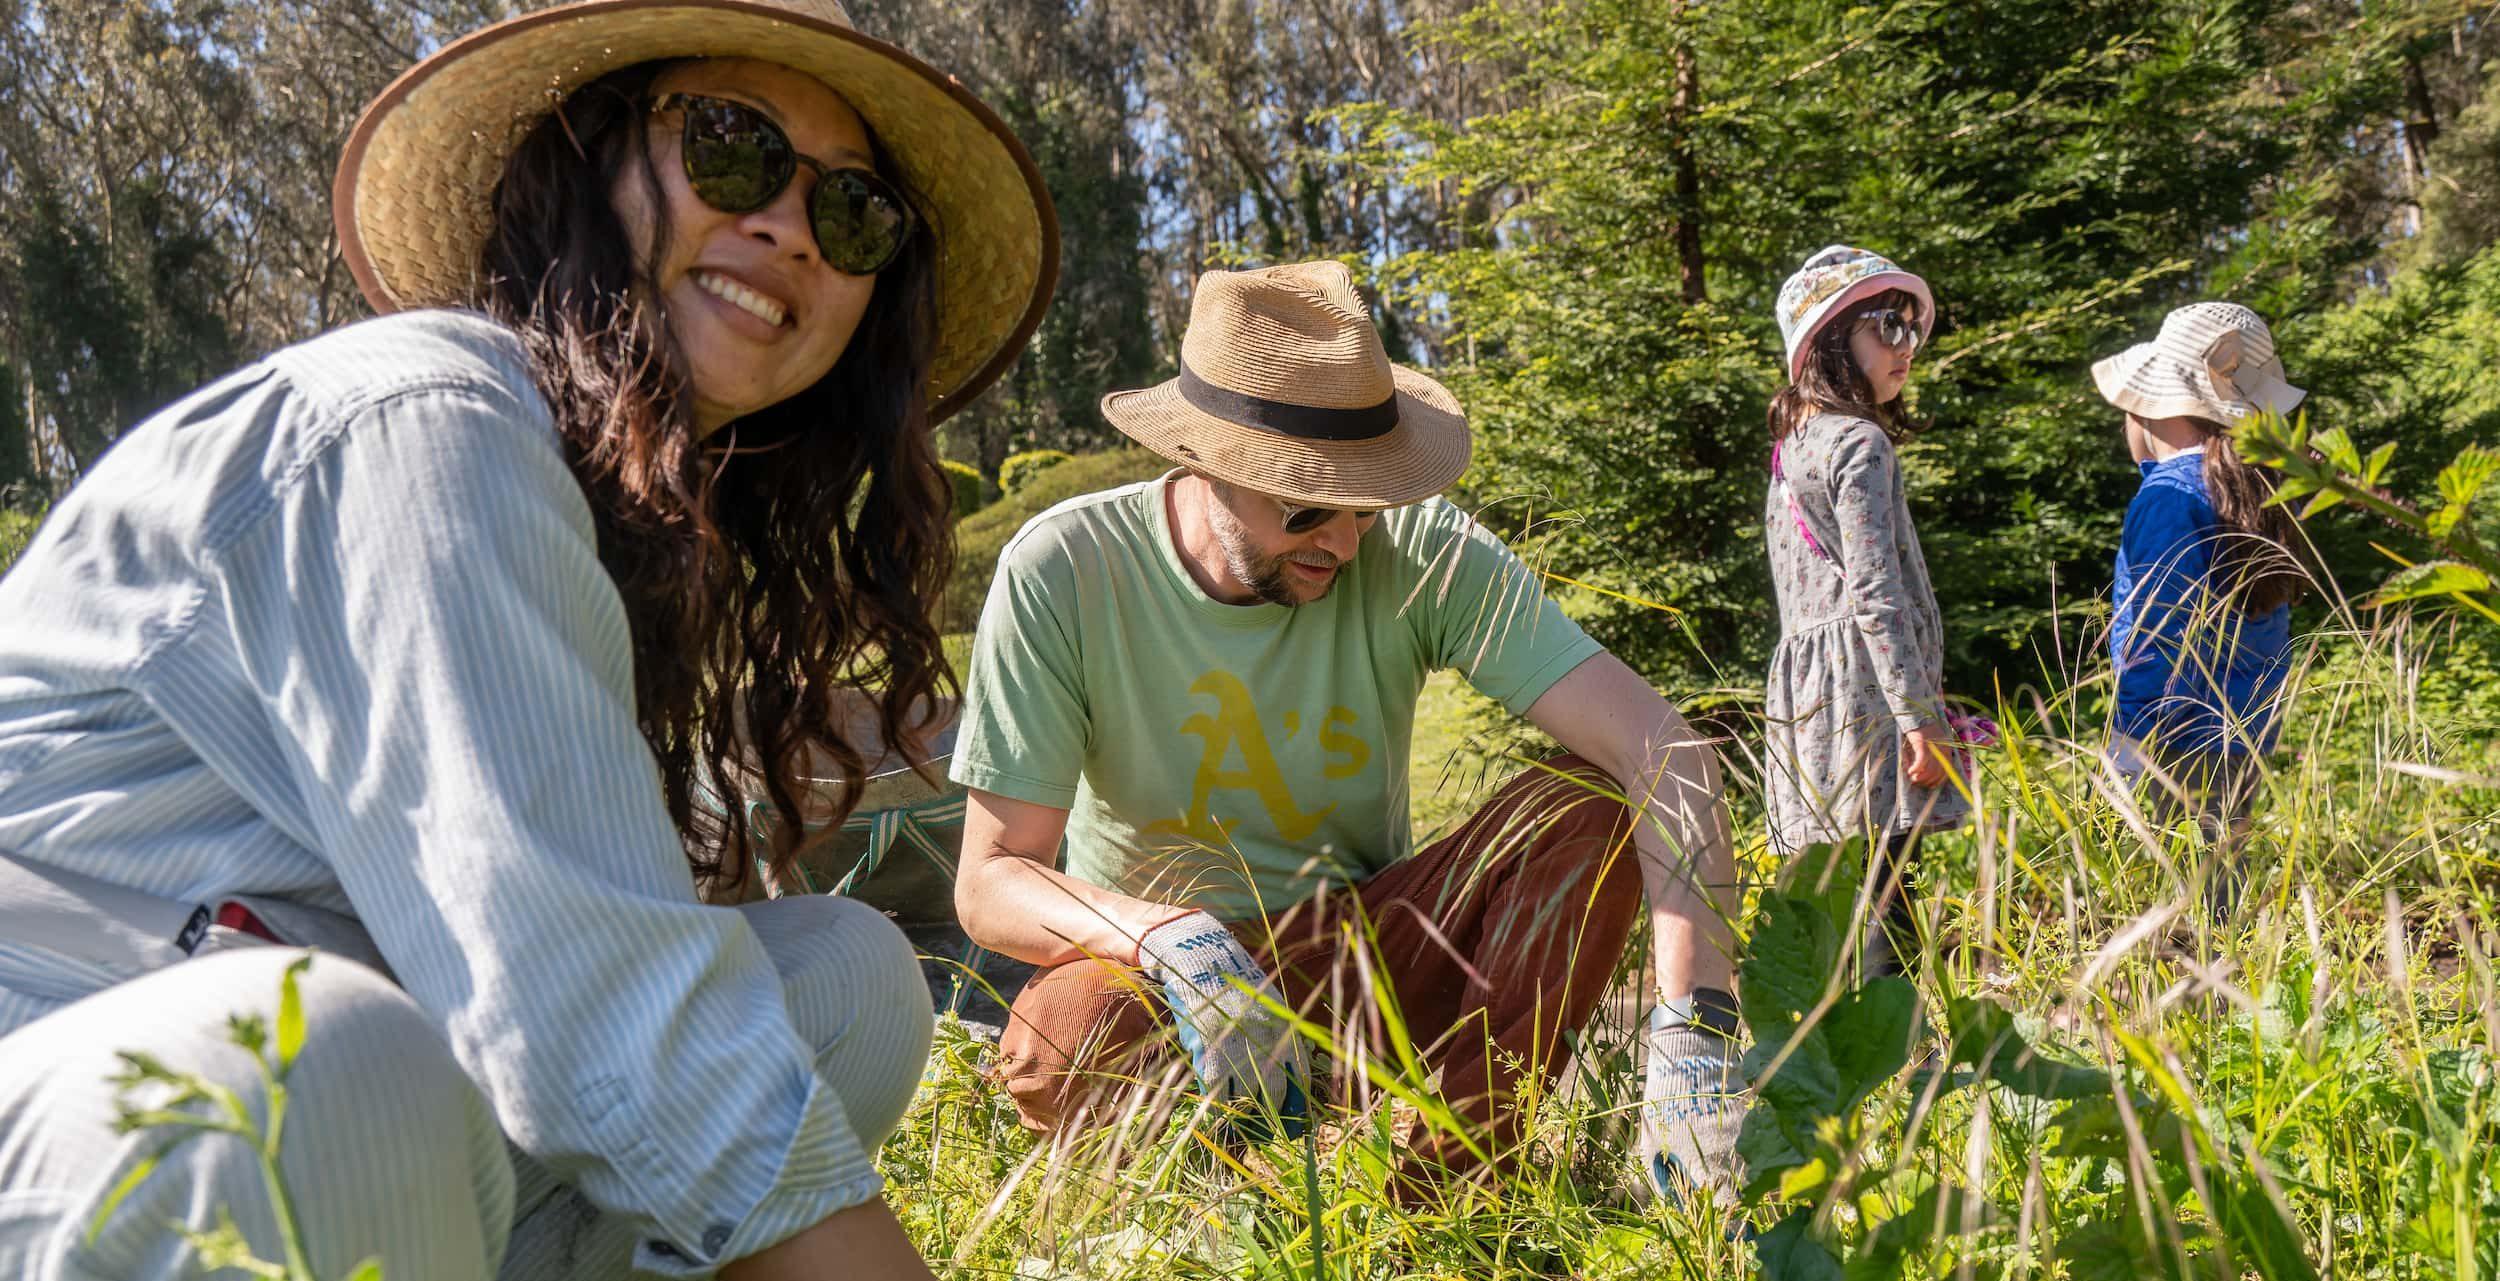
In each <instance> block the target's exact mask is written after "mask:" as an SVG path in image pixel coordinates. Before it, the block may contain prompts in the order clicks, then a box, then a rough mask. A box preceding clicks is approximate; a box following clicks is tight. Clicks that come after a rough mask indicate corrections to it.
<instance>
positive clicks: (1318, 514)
mask: <svg viewBox="0 0 2500 1281" xmlns="http://www.w3.org/2000/svg"><path fill="white" fill-rule="evenodd" d="M1271 501H1273V502H1274V503H1275V504H1276V509H1277V510H1278V511H1281V512H1283V513H1284V514H1285V532H1286V533H1288V534H1307V533H1310V532H1311V531H1312V530H1314V529H1317V528H1319V527H1320V526H1322V525H1325V524H1327V523H1328V522H1330V521H1332V520H1335V519H1336V518H1337V513H1338V512H1341V511H1344V510H1345V509H1344V508H1342V507H1296V506H1294V505H1293V504H1292V503H1289V502H1286V501H1285V500H1284V499H1282V498H1278V499H1272V500H1271ZM1379 514H1380V513H1379V512H1356V513H1354V520H1355V523H1356V524H1358V525H1359V524H1361V523H1362V522H1364V521H1366V520H1369V519H1371V518H1372V517H1374V516H1377V515H1379Z"/></svg>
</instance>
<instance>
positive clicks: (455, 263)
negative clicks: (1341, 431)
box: [331, 0, 1059, 418]
mask: <svg viewBox="0 0 2500 1281" xmlns="http://www.w3.org/2000/svg"><path fill="white" fill-rule="evenodd" d="M670 58H755V59H759V60H762V61H765V62H773V63H779V64H780V65H782V66H785V67H789V68H791V69H792V70H794V71H799V72H802V73H805V74H807V75H811V76H814V77H816V78H817V79H819V80H822V81H824V82H825V83H826V84H827V85H829V86H831V87H832V88H833V90H834V91H835V92H836V93H839V94H841V95H842V97H843V99H844V100H845V101H847V102H849V103H850V104H851V107H852V108H853V109H854V110H856V111H858V112H859V114H860V118H861V119H863V120H865V121H867V123H868V127H869V128H870V129H871V130H873V131H874V132H875V134H876V136H877V138H878V140H879V141H881V142H882V143H883V144H884V145H885V149H886V151H887V153H888V154H890V155H891V156H893V157H894V163H895V165H896V166H897V167H898V168H900V169H901V170H902V173H903V176H904V177H905V179H906V180H907V181H908V182H909V184H910V186H911V187H912V189H913V190H914V191H916V192H917V193H919V196H920V200H921V202H922V203H923V206H924V207H923V208H922V209H921V212H922V213H923V214H925V215H926V216H927V217H928V220H929V222H930V224H931V226H932V229H933V230H934V232H935V234H936V238H937V249H938V265H937V322H938V344H937V352H936V360H935V364H934V366H933V368H932V370H931V376H930V386H929V395H930V400H931V405H930V413H931V415H932V416H933V417H936V418H943V417H945V416H946V415H947V414H949V413H952V412H954V411H955V410H957V409H960V408H962V407H963V406H964V404H965V403H966V402H968V401H970V400H971V399H972V398H973V397H974V396H975V395H978V394H979V393H980V391H981V389H982V388H984V387H987V386H988V385H989V384H990V382H991V381H992V380H993V379H995V378H997V377H998V376H999V374H1001V373H1003V372H1005V370H1006V368H1007V366H1008V365H1009V364H1011V363H1013V362H1014V360H1015V358H1016V353H1018V352H1019V351H1021V350H1023V348H1024V344H1025V341H1026V340H1027V339H1029V338H1031V337H1032V335H1033V329H1034V326H1036V325H1038V324H1040V323H1041V318H1042V309H1043V307H1044V306H1045V305H1047V304H1048V303H1049V301H1050V289H1051V284H1052V282H1053V281H1054V280H1055V279H1056V278H1057V276H1058V273H1059V224H1058V218H1057V215H1056V214H1055V213H1054V212H1053V211H1052V209H1051V204H1050V195H1049V193H1048V192H1046V191H1045V190H1044V189H1043V187H1042V176H1041V172H1040V171H1039V170H1038V169H1036V168H1034V166H1033V159H1032V157H1031V156H1029V155H1027V154H1026V152H1025V150H1024V146H1023V144H1022V143H1019V142H1018V141H1016V138H1015V135H1014V134H1012V133H1010V132H1008V129H1007V126H1006V124H1005V122H1003V121H1001V120H1000V119H999V118H998V116H997V115H996V114H995V113H993V112H992V111H991V110H990V109H989V108H988V107H986V106H983V105H982V104H981V102H980V100H978V99H976V98H974V97H973V96H972V95H971V94H970V93H969V92H967V91H966V90H965V89H964V88H963V86H962V85H959V84H957V83H955V81H954V79H953V78H952V77H950V76H948V75H947V74H946V73H945V72H942V71H939V70H938V69H936V68H935V67H932V66H930V65H928V64H927V63H925V62H922V61H920V60H919V59H917V58H915V57H913V56H911V55H910V54H908V53H905V52H903V51H902V50H900V49H898V48H895V47H894V46H893V45H890V44H886V43H885V42H883V41H881V40H873V39H870V38H869V37H867V36H864V35H861V34H860V33H859V32H857V31H855V30H853V29H852V28H851V20H850V15H848V14H847V13H845V12H843V9H842V6H841V5H840V4H838V3H836V0H582V2H580V3H575V4H568V5H562V6H559V7H557V8H553V9H545V10H541V11H539V12H537V13H532V14H528V15H525V16H523V17H518V18H514V19H512V20H510V21H508V22H501V23H497V24H496V25H494V26H491V27H488V28H486V29H485V30H483V31H479V32H476V33H474V34H472V35H469V36H466V37H463V38H462V39H460V40H457V41H455V42H453V43H452V44H450V45H447V46H445V47H444V48H443V49H442V50H441V51H440V52H438V53H436V54H435V55H434V56H432V57H430V58H427V59H426V60H425V61H423V62H420V63H418V64H417V65H416V66H414V67H412V68H410V69H409V70H408V71H407V72H406V73H404V74H403V75H401V76H400V77H399V79H397V80H395V81H393V82H392V83H391V86H390V87H389V88H388V89H385V90H383V91H382V96H381V97H379V98H376V99H374V101H373V104H372V105H371V106H369V107H367V108H365V114H364V117H363V118H362V119H360V120H358V121H357V122H356V130H355V132H354V133H353V134H351V135H349V137H348V140H347V148H346V150H345V152H344V153H342V154H341V156H340V158H339V172H338V180H337V183H336V184H335V188H334V190H333V192H332V199H331V204H332V213H333V217H334V218H335V219H336V221H337V225H338V234H339V246H340V250H341V252H342V253H343V254H344V255H345V256H346V259H347V265H348V269H349V270H351V271H353V272H354V273H355V275H356V284H357V286H358V287H359V288H361V289H363V290H364V294H365V298H366V299H367V300H368V301H370V302H371V303H372V304H373V306H374V309H375V310H377V311H381V312H392V311H398V310H400V309H402V308H408V307H430V306H456V305H462V304H467V303H471V302H474V301H475V298H476V293H477V289H476V286H477V269H478V251H479V249H480V248H481V247H482V246H483V245H484V244H485V241H486V233H487V227H488V217H489V209H488V203H487V201H488V197H489V195H490V193H492V192H493V190H494V187H495V183H496V181H497V179H499V178H501V177H502V175H503V166H504V161H505V159H506V158H507V157H508V156H509V155H510V154H511V151H512V148H513V147H514V146H515V145H517V144H518V143H519V142H520V139H521V137H522V135H523V134H525V133H526V132H527V131H528V130H529V128H530V127H531V126H532V125H534V124H536V123H537V121H538V120H539V119H540V118H541V117H543V116H544V115H545V114H546V113H547V112H548V111H549V110H550V109H552V108H553V107H554V106H555V105H556V104H557V103H559V102H561V101H563V100H564V97H565V96H566V95H567V94H569V93H571V92H573V91H574V90H576V89H579V88H580V87H582V86H583V85H585V84H588V83H590V82H591V81H593V80H596V79H598V78H599V77H600V76H603V75H606V74H607V73H609V72H611V71H615V70H618V69H620V68H624V67H630V66H633V65H635V64H637V63H643V62H652V61H657V60H661V59H670Z"/></svg>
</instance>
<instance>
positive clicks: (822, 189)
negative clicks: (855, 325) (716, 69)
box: [651, 93, 912, 276]
mask: <svg viewBox="0 0 2500 1281" xmlns="http://www.w3.org/2000/svg"><path fill="white" fill-rule="evenodd" d="M651 110H652V113H653V114H655V115H656V114H659V113H661V112H665V111H683V112H684V113H685V115H686V132H685V139H684V142H683V143H682V144H681V145H680V146H679V147H678V152H679V154H680V155H681V156H682V157H683V158H684V161H685V165H686V185H687V186H689V187H691V188H693V189H694V194H695V198H696V199H698V200H701V201H702V202H703V203H705V204H707V205H710V206H711V207H712V208H714V209H718V210H720V211H721V212H722V213H730V214H742V213H753V212H755V211H756V210H758V209H761V208H763V207H764V206H766V205H769V204H771V203H772V202H773V201H775V200H777V199H779V198H780V197H781V193H782V192H783V191H784V190H786V189H788V187H789V186H790V180H791V179H792V178H793V177H795V176H797V174H798V170H799V166H800V165H805V166H807V167H808V168H809V169H811V170H813V171H814V172H815V174H816V190H815V192H814V193H813V194H811V195H809V196H808V198H807V219H808V222H809V224H810V225H811V226H813V227H814V228H815V231H816V250H817V252H818V253H819V254H821V255H823V256H824V260H825V265H827V266H829V267H831V268H833V269H834V270H835V271H838V272H841V273H843V274H844V275H848V276H873V275H875V274H877V273H878V272H880V271H883V270H885V269H886V268H887V267H889V266H891V265H892V264H893V262H894V259H895V258H896V257H897V256H899V255H900V254H901V253H902V252H903V245H904V243H905V242H906V241H908V240H910V239H911V230H912V212H911V205H910V204H909V203H908V202H906V201H905V200H904V199H903V196H902V193H901V192H898V191H896V190H895V189H894V185H893V184H892V183H889V182H887V181H886V180H885V179H883V178H880V177H878V176H877V175H876V173H875V172H874V171H873V170H868V169H828V168H826V167H825V166H824V165H822V164H820V163H818V162H817V161H816V159H815V158H814V157H811V156H803V155H800V154H799V151H798V148H796V147H793V146H791V145H790V135H788V134H786V133H783V132H782V131H781V126H780V125H777V124H774V123H773V121H772V117H770V116H767V115H765V114H764V113H763V112H761V111H758V110H756V109H755V108H753V107H750V106H747V105H746V104H745V103H742V102H730V101H728V100H727V99H724V98H706V97H702V96H701V95H698V94H691V93H666V94H661V95H659V96H658V97H656V98H653V99H652V100H651Z"/></svg>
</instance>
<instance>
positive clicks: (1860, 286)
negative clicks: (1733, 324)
mask: <svg viewBox="0 0 2500 1281" xmlns="http://www.w3.org/2000/svg"><path fill="white" fill-rule="evenodd" d="M1778 320H1779V327H1780V337H1781V339H1782V340H1783V342H1784V344H1785V346H1786V349H1787V367H1788V374H1789V379H1790V381H1789V384H1788V386H1787V387H1785V388H1783V389H1781V391H1780V393H1779V395H1778V396H1777V397H1776V398H1775V399H1774V400H1773V401H1772V404H1771V412H1770V432H1771V469H1770V470H1771V483H1770V489H1769V495H1768V499H1767V504H1766V506H1765V508H1764V512H1763V528H1764V532H1765V536H1766V541H1767V543H1768V550H1769V553H1770V559H1771V571H1772V586H1773V589H1774V591H1775V592H1776V593H1777V595H1778V599H1779V611H1780V639H1779V642H1778V644H1777V645H1776V646H1775V647H1774V648H1773V650H1772V653H1771V667H1770V672H1769V674H1768V676H1767V677H1766V679H1765V686H1764V694H1765V698H1764V716H1765V720H1766V722H1767V728H1766V733H1765V737H1766V740H1767V751H1766V756H1765V759H1766V765H1767V768H1766V773H1767V775H1768V777H1767V780H1766V791H1767V793H1768V802H1769V808H1770V825H1771V834H1772V837H1773V839H1774V840H1775V841H1776V842H1777V843H1778V844H1779V845H1780V846H1781V847H1782V848H1784V849H1788V850H1795V849H1798V848H1800V847H1802V846H1805V845H1807V844H1811V843H1814V842H1821V841H1835V842H1836V841H1841V840H1845V839H1847V838H1849V837H1851V836H1864V837H1866V838H1867V839H1868V846H1869V848H1870V850H1872V851H1873V852H1874V853H1873V856H1872V857H1871V859H1870V867H1869V875H1870V876H1873V877H1875V878H1877V885H1878V892H1877V894H1876V896H1875V899H1874V902H1875V903H1876V905H1877V910H1876V917H1877V919H1878V920H1880V921H1883V922H1884V923H1885V927H1884V928H1882V929H1875V930H1870V931H1869V932H1868V935H1867V939H1866V953H1867V955H1866V964H1867V967H1868V969H1869V970H1870V972H1885V971H1888V970H1890V969H1891V968H1893V967H1895V966H1897V964H1898V962H1897V961H1896V960H1895V959H1894V958H1895V957H1897V956H1898V955H1899V953H1900V951H1901V950H1902V949H1903V947H1904V946H1906V945H1908V944H1909V943H1910V942H1911V941H1912V939H1913V938H1914V935H1912V934H1911V933H1910V931H1911V929H1912V926H1913V921H1912V917H1911V915H1910V909H1909V894H1908V891H1907V888H1906V887H1905V886H1901V885H1899V884H1897V881H1898V879H1899V877H1900V875H1901V869H1902V867H1903V866H1904V865H1905V864H1906V863H1907V862H1908V861H1909V859H1910V858H1911V856H1912V855H1913V853H1914V852H1915V848H1916V843H1917V841H1918V839H1919V838H1920V837H1921V836H1922V835H1923V834H1925V833H1928V832H1933V831H1939V830H1945V829H1950V828H1953V827H1956V826H1959V825H1960V824H1961V823H1962V822H1963V820H1964V819H1965V817H1966V816H1967V814H1968V808H1969V807H1968V803H1967V799H1966V795H1965V785H1964V784H1963V782H1962V781H1961V780H1960V779H1958V778H1956V777H1955V774H1956V770H1957V767H1959V766H1961V765H1962V764H1963V763H1964V762H1965V759H1966V758H1964V757H1963V756H1962V755H1961V754H1960V752H1959V751H1958V749H1957V747H1956V745H1957V744H1959V743H1960V742H1962V741H1963V739H1964V737H1965V734H1964V733H1962V732H1960V731H1958V730H1957V728H1956V721H1957V717H1956V714H1955V713H1954V712H1953V711H1952V709H1951V708H1950V707H1949V706H1948V704H1947V703H1946V700H1945V695H1944V687H1943V686H1944V622H1943V617H1942V614H1941V612H1940V611H1939V610H1938V607H1937V604H1936V595H1935V591H1934V588H1933V587H1932V586H1931V585H1930V583H1929V580H1928V575H1927V561H1926V558H1925V557H1924V556H1923V555H1922V553H1921V552H1920V550H1919V543H1918V531H1917V530H1916V529H1915V528H1914V527H1913V525H1912V523H1911V520H1910V508H1909V502H1908V498H1907V495H1906V494H1905V493H1904V491H1903V487H1902V483H1901V464H1900V459H1899V457H1898V455H1897V454H1896V453H1895V451H1894V445H1895V443H1896V442H1897V441H1898V440H1900V439H1901V438H1903V437H1904V436H1906V435H1907V434H1908V433H1909V431H1910V430H1911V426H1910V422H1909V419H1908V417H1907V416H1906V414H1905V413H1904V412H1903V411H1902V408H1901V392H1902V389H1903V387H1904V386H1905V385H1906V384H1907V382H1908V380H1909V375H1910V365H1911V362H1912V361H1913V360H1914V359H1915V358H1916V357H1917V355H1918V352H1919V349H1920V348H1921V347H1923V346H1924V345H1925V343H1926V340H1927V337H1928V335H1929V334H1930V333H1931V332H1933V330H1934V328H1935V321H1936V307H1935V298H1934V295H1933V294H1932V293H1931V292H1930V291H1929V289H1928V287H1927V282H1926V281H1924V280H1922V279H1920V278H1919V277H1917V276H1915V275H1912V274H1911V273H1909V272H1907V271H1904V270H1902V269H1901V268H1900V267H1899V266H1896V265H1895V264H1894V263H1893V262H1892V261H1891V260H1889V259H1887V258H1885V257H1883V256H1882V255H1880V254H1876V253H1871V252H1868V251H1866V250H1863V249H1856V248H1852V247H1849V246H1846V245H1833V246H1831V247H1829V248H1827V249H1824V250H1822V251H1821V252H1819V253H1816V254H1815V255H1813V256H1812V257H1810V258H1808V259H1807V260H1806V262H1805V265H1804V266H1803V267H1801V268H1799V269H1798V271H1797V273H1796V274H1795V275H1793V276H1791V277H1789V279H1788V282H1787V283H1786V284H1785V285H1783V286H1782V287H1781V289H1780V293H1779V302H1778ZM1984 726H1985V723H1984V721H1978V720H1976V719H1975V718H1973V719H1972V720H1971V721H1970V722H1969V727H1970V728H1969V736H1970V737H1972V738H1979V739H1982V740H1983V741H1984V736H1983V727H1984Z"/></svg>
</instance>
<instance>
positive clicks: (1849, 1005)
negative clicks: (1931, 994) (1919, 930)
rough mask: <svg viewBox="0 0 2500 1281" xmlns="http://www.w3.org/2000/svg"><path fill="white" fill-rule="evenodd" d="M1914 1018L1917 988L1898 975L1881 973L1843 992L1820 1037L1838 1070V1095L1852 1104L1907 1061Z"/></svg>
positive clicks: (1916, 1007)
mask: <svg viewBox="0 0 2500 1281" xmlns="http://www.w3.org/2000/svg"><path fill="white" fill-rule="evenodd" d="M1917 1023H1918V989H1917V988H1915V987H1912V986H1911V985H1910V981H1909V980H1908V979H1905V978H1900V977H1897V976H1895V977H1888V978H1879V979H1876V980H1874V981H1873V982H1870V983H1868V984H1867V985H1866V986H1864V987H1862V988H1859V989H1858V990H1857V991H1854V992H1851V993H1849V994H1848V995H1846V996H1844V997H1842V998H1841V999H1840V1001H1839V1003H1838V1004H1835V1005H1834V1006H1833V1007H1832V1009H1831V1012H1830V1013H1829V1014H1827V1015H1825V1016H1824V1018H1823V1036H1824V1039H1825V1041H1827V1042H1828V1043H1829V1044H1830V1046H1831V1055H1832V1066H1833V1067H1834V1069H1835V1070H1837V1072H1838V1073H1839V1077H1840V1097H1841V1100H1842V1103H1843V1106H1845V1107H1855V1106H1856V1105H1857V1104H1858V1103H1859V1102H1860V1101H1862V1100H1863V1099H1865V1098H1866V1096H1867V1095H1869V1094H1872V1093H1874V1091H1875V1090H1876V1088H1877V1087H1879V1086H1881V1085H1882V1084H1883V1083H1884V1082H1885V1081H1887V1080H1890V1079H1891V1078H1892V1076H1893V1074H1894V1073H1896V1072H1899V1071H1900V1070H1901V1069H1902V1068H1904V1067H1906V1066H1908V1065H1909V1062H1910V1037H1911V1034H1912V1031H1913V1029H1914V1028H1915V1027H1916V1025H1917Z"/></svg>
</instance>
